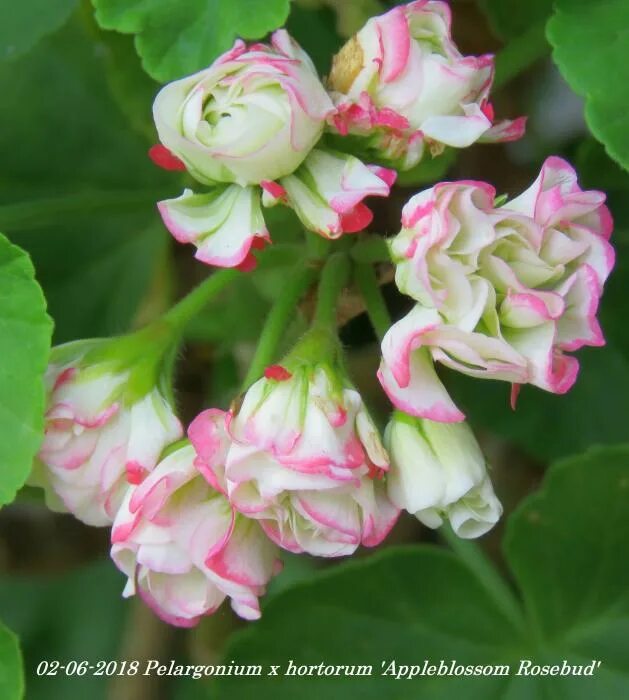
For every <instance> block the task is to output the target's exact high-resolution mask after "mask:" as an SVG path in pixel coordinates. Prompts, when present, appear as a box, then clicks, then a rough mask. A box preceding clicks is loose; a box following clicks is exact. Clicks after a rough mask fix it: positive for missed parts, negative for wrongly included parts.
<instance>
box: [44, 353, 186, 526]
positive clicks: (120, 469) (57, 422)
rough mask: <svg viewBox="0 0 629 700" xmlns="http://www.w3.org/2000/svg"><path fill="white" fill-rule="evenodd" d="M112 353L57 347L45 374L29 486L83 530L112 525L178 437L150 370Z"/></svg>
mask: <svg viewBox="0 0 629 700" xmlns="http://www.w3.org/2000/svg"><path fill="white" fill-rule="evenodd" d="M115 347H116V343H115V341H114V342H112V343H108V342H106V341H81V342H74V343H68V344H66V345H62V346H60V347H58V348H55V349H54V350H53V354H52V359H51V363H50V365H49V367H48V371H47V373H46V386H47V390H48V400H47V409H46V424H45V436H44V441H43V444H42V446H41V448H40V451H39V454H38V458H37V460H36V464H35V469H34V473H33V476H32V483H33V484H34V485H39V486H43V487H44V488H45V490H46V496H47V500H48V501H49V503H50V505H51V506H52V507H53V508H57V509H62V510H68V511H69V512H71V513H72V514H73V515H75V516H76V517H77V518H79V519H80V520H82V521H83V522H85V523H87V524H88V525H108V524H110V523H111V522H112V521H113V518H114V517H115V514H116V511H117V509H118V507H119V506H120V503H121V501H122V499H123V497H124V493H125V491H126V490H127V488H128V486H129V484H130V483H138V482H139V481H141V480H142V479H143V478H144V476H145V475H146V474H147V473H148V472H150V471H151V470H152V469H153V467H154V466H155V465H156V464H157V461H158V459H159V456H160V453H161V451H162V450H163V449H164V447H166V445H168V444H170V443H171V442H174V441H175V440H177V439H179V438H180V437H181V436H182V434H183V431H182V427H181V424H180V422H179V420H178V419H177V417H176V416H175V414H174V412H173V409H172V407H171V405H170V403H169V401H168V400H167V399H166V397H165V395H164V392H163V390H162V389H161V388H160V386H158V384H159V376H158V375H156V373H155V370H154V369H153V368H151V369H149V368H148V367H147V365H146V364H143V363H142V362H137V363H136V362H125V361H124V360H122V359H121V358H118V357H116V351H115ZM134 365H135V366H134Z"/></svg>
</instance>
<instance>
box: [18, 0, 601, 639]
mask: <svg viewBox="0 0 629 700" xmlns="http://www.w3.org/2000/svg"><path fill="white" fill-rule="evenodd" d="M331 66H332V67H331V71H330V74H329V75H328V76H327V77H323V76H320V75H318V73H317V71H316V69H315V67H314V64H313V62H312V61H311V59H310V57H309V56H308V55H307V53H306V52H305V51H304V50H303V49H302V48H301V47H300V46H299V44H298V43H297V41H295V39H293V38H292V37H291V36H290V34H289V33H288V32H287V31H286V30H284V29H280V30H277V31H275V32H274V33H273V34H272V36H271V37H270V38H269V40H268V41H266V42H259V43H250V44H247V43H245V42H244V41H242V40H240V39H238V40H237V41H236V42H235V44H234V46H233V48H231V49H230V50H229V51H227V52H225V53H224V54H223V55H221V56H219V57H218V58H216V60H214V61H213V62H212V63H211V65H209V66H207V67H206V68H204V69H203V70H200V71H199V72H197V73H195V74H193V75H189V76H185V77H181V78H180V79H178V80H175V81H174V82H170V83H168V84H166V85H164V86H163V87H162V88H161V90H160V91H159V93H158V94H157V97H156V98H155V102H154V108H153V116H154V121H155V127H156V130H157V135H158V138H159V143H157V144H156V145H155V146H154V147H153V148H151V150H150V157H151V158H152V160H153V161H154V163H155V164H156V165H157V166H159V167H161V168H164V169H165V170H167V171H172V172H173V174H172V178H173V179H172V189H173V192H172V196H171V197H168V198H165V199H162V200H161V201H159V202H156V206H157V208H158V210H159V213H160V215H161V218H162V220H163V223H164V225H165V227H166V228H167V229H168V231H169V232H170V233H171V234H172V236H173V237H174V239H176V241H178V242H179V243H182V244H192V245H193V246H194V248H195V252H194V257H195V258H196V259H197V260H198V261H199V266H200V267H202V264H205V265H206V266H209V268H208V270H207V273H208V276H207V279H206V280H205V281H203V282H201V283H200V284H199V286H197V287H196V288H195V289H194V290H193V291H192V292H190V294H189V295H188V296H186V297H184V298H183V299H182V300H181V301H179V302H178V303H177V304H175V305H174V306H173V307H172V308H171V309H170V310H169V311H168V312H166V313H165V315H163V316H162V317H159V318H157V319H156V320H153V321H151V322H150V323H149V324H148V325H146V326H145V327H144V328H141V329H140V330H138V331H135V332H134V333H131V334H129V335H126V336H121V337H118V338H114V339H109V340H103V339H86V340H84V341H79V342H73V343H70V344H67V345H62V346H60V347H58V348H55V350H54V351H53V354H52V356H51V359H50V365H49V369H48V373H47V376H46V386H47V392H48V393H47V406H46V411H45V424H46V432H45V438H44V441H43V444H42V445H41V448H40V450H39V453H38V455H37V459H36V464H35V468H34V470H33V473H32V477H31V483H33V484H36V485H39V486H42V487H43V488H44V489H45V492H46V497H47V501H48V503H49V504H50V505H51V507H53V508H55V509H58V510H62V511H68V512H70V513H72V514H73V515H75V516H76V517H77V518H79V519H81V520H83V521H84V522H85V523H87V524H89V525H97V526H98V525H107V526H110V527H111V556H112V559H113V561H114V563H115V565H116V566H117V567H118V568H119V569H120V570H121V571H122V572H124V574H125V575H126V576H127V578H128V583H127V586H126V588H125V591H124V595H132V594H134V593H138V594H139V595H140V596H141V597H142V598H143V600H144V601H146V603H147V604H148V605H149V606H150V607H151V609H152V610H154V611H155V613H156V614H157V615H159V616H160V617H161V618H163V619H164V620H166V621H167V622H170V623H172V624H174V625H179V626H191V625H194V624H196V623H197V622H198V621H199V620H200V619H201V618H202V617H203V616H205V615H208V614H211V613H213V612H214V611H215V610H216V609H217V608H218V607H219V605H220V604H221V602H222V601H223V600H224V599H225V598H229V599H230V601H231V605H232V607H233V609H234V610H235V612H236V613H237V614H238V615H240V616H241V617H243V618H245V619H255V618H257V617H259V615H260V607H259V602H258V601H259V598H260V597H261V596H262V595H263V594H264V592H265V588H266V586H267V584H268V583H269V581H271V579H272V577H273V576H275V575H277V574H278V573H279V572H280V570H281V559H282V556H283V555H284V553H286V552H288V553H293V554H297V555H302V556H306V555H311V556H314V557H326V558H335V557H347V556H351V555H353V554H354V553H355V552H356V551H357V550H358V549H359V548H360V547H377V546H380V545H381V544H382V543H383V542H384V541H386V538H387V536H388V534H389V533H390V531H391V529H392V528H393V527H394V525H395V523H396V521H397V520H398V518H400V516H401V514H402V513H403V511H406V512H407V513H409V514H411V515H412V516H415V517H416V518H417V519H418V520H419V521H421V523H423V524H424V525H425V526H427V527H428V528H439V527H441V526H442V525H444V524H446V526H447V527H449V528H451V530H452V532H453V533H454V535H455V536H458V537H460V538H474V537H478V536H480V535H483V534H484V533H486V532H487V531H488V530H490V529H491V528H492V527H493V526H494V525H495V524H496V522H498V520H499V519H500V517H501V514H502V506H501V503H500V500H499V495H500V494H499V493H498V494H496V491H495V489H494V486H493V485H492V479H491V476H492V470H491V466H490V465H489V464H487V462H486V459H485V457H484V456H483V452H482V449H481V447H480V445H479V442H478V441H477V438H476V437H475V435H474V432H473V431H472V429H471V427H470V426H469V425H468V424H467V423H466V422H465V414H464V412H463V410H462V409H461V407H459V406H458V405H457V402H456V401H455V399H454V398H453V397H452V395H451V392H450V391H449V390H448V389H447V388H446V384H447V381H446V379H444V376H443V374H442V371H441V368H442V367H446V368H449V370H451V371H454V372H455V373H462V374H464V375H467V376H469V377H472V378H475V379H479V380H481V379H482V380H495V381H497V382H506V383H507V388H506V389H505V408H504V410H505V411H508V410H512V409H513V410H516V411H517V397H518V392H519V391H520V390H521V389H522V387H524V386H525V385H527V384H529V385H532V386H533V387H535V389H530V391H533V390H535V391H546V392H552V393H555V394H564V393H565V392H568V391H569V390H570V389H571V388H572V386H573V385H574V384H575V382H577V380H578V372H579V361H578V357H577V356H576V355H575V354H574V353H575V352H576V351H578V350H579V349H580V348H582V347H583V346H600V345H603V344H604V338H603V334H602V331H601V328H600V326H599V323H598V321H597V310H598V305H599V300H600V297H601V294H602V292H603V287H604V284H605V281H606V279H607V277H608V275H609V273H610V272H611V270H612V268H613V265H614V249H613V247H612V245H611V244H610V235H611V233H612V219H611V216H610V213H609V211H608V209H607V207H606V206H605V195H604V194H602V193H601V192H598V191H592V190H587V189H584V188H583V187H582V186H581V185H580V184H579V176H578V173H577V172H576V171H575V168H574V167H573V166H572V165H571V164H570V163H569V162H567V161H566V160H564V159H562V158H560V157H555V156H551V157H549V158H547V159H546V160H545V161H544V163H543V164H542V165H541V171H540V174H539V176H538V177H537V179H535V181H534V182H532V183H531V184H530V185H529V186H528V187H526V188H524V190H523V191H522V192H521V193H519V194H516V195H515V196H513V197H506V196H502V195H500V196H499V193H500V192H502V191H503V185H502V183H500V182H491V183H488V182H482V181H478V180H476V179H474V173H473V172H470V173H469V179H459V180H455V181H443V182H434V181H433V183H432V184H430V186H426V187H424V188H422V187H421V186H419V187H416V188H415V191H414V192H412V193H411V194H410V195H409V194H408V191H407V190H403V189H401V190H400V193H404V192H406V194H404V195H403V197H400V196H399V193H398V194H395V196H393V193H395V191H396V190H395V188H396V184H395V183H396V178H397V177H398V174H404V173H405V172H406V171H409V170H410V169H411V168H414V169H416V168H417V167H418V166H422V165H426V164H427V165H429V166H434V165H439V163H440V162H441V159H443V158H446V157H447V153H449V152H451V151H452V149H465V148H468V147H470V146H471V145H472V144H474V143H477V142H478V143H489V142H497V141H513V140H518V139H520V138H521V137H522V136H523V134H524V130H525V118H524V117H516V118H512V119H511V120H506V121H499V120H496V119H495V116H494V107H493V106H492V101H491V99H492V98H491V90H492V81H493V78H494V59H493V56H491V55H489V54H485V55H482V56H466V55H463V54H462V53H461V51H460V50H459V48H458V47H457V44H456V43H455V41H454V40H453V38H452V17H451V11H450V8H449V7H448V5H447V4H446V3H445V2H441V1H440V0H416V1H415V2H410V3H408V4H406V5H400V6H397V7H395V8H394V9H392V10H390V11H388V12H386V13H384V14H382V15H380V16H377V17H373V18H371V19H369V20H368V21H367V22H366V24H365V25H364V26H363V27H362V28H361V29H360V30H359V31H358V32H357V33H356V34H355V35H354V36H353V37H351V38H350V39H349V40H348V41H347V43H346V44H345V45H344V46H343V47H342V48H341V50H340V51H339V52H338V53H337V55H336V56H335V57H334V58H333V60H332V62H331ZM484 148H486V149H487V151H486V153H485V152H483V156H482V157H484V158H491V155H490V151H489V149H491V148H492V146H489V145H488V146H486V147H484ZM177 171H179V172H180V175H176V172H177ZM181 174H183V175H184V176H185V178H186V186H185V189H184V191H183V193H181V194H179V193H178V192H177V191H176V187H177V184H176V183H177V182H179V180H178V179H177V178H179V177H181ZM373 197H378V198H381V199H382V198H390V202H391V206H392V207H394V208H395V210H396V211H397V215H396V220H397V222H398V225H397V227H396V230H395V235H391V236H388V237H386V236H383V235H380V234H379V233H378V231H376V230H373V229H372V230H370V231H369V232H368V229H369V228H370V226H372V222H373V212H372V210H371V209H370V205H371V201H372V200H371V198H373ZM403 199H405V200H406V201H402V200H403ZM271 207H285V208H288V209H289V210H292V212H293V213H294V215H296V217H297V219H298V220H299V222H300V224H301V226H302V229H303V237H302V239H301V240H300V241H299V242H298V243H297V244H296V245H292V248H291V250H292V253H291V254H292V255H293V257H291V265H292V269H291V270H290V271H289V272H288V273H287V274H286V275H285V278H284V279H283V281H282V286H281V293H280V294H279V296H278V298H277V300H276V301H275V303H274V306H273V307H272V309H271V311H270V313H269V314H268V317H267V318H266V320H265V321H264V323H263V324H262V331H261V335H260V338H259V342H258V344H257V349H256V350H255V353H254V354H253V355H252V357H251V358H250V362H249V367H248V370H247V372H246V376H245V378H244V380H243V383H242V387H241V389H240V391H234V392H233V394H232V395H231V396H230V397H229V398H228V400H226V401H222V402H218V400H217V403H214V404H212V403H209V405H205V406H204V407H203V410H201V411H200V412H199V413H198V415H197V416H196V417H195V418H194V419H193V420H191V421H190V422H189V423H188V425H183V421H181V420H180V419H179V418H178V417H177V412H178V411H177V409H178V398H177V397H178V391H177V386H176V381H177V374H176V372H175V371H174V368H175V364H176V360H177V356H178V348H179V347H180V345H181V343H182V339H183V338H184V337H185V336H184V332H185V329H186V328H188V327H189V326H190V324H191V323H192V321H193V320H194V319H195V318H197V317H198V315H199V313H200V312H201V311H202V310H203V309H204V307H206V306H207V305H208V304H209V303H210V301H212V300H213V299H215V298H216V297H218V295H219V293H220V292H221V291H222V290H224V289H225V288H227V287H228V286H229V285H230V284H232V283H234V282H235V281H236V280H238V279H241V278H242V277H243V276H246V275H249V274H250V273H251V272H252V271H253V270H254V269H255V267H256V265H257V264H258V263H259V262H260V263H264V264H265V265H270V266H271V267H272V264H273V260H274V256H277V258H278V259H280V258H282V256H285V255H286V254H288V253H289V252H290V251H288V252H287V247H286V245H285V244H282V243H279V244H277V245H276V244H275V243H274V241H275V238H276V234H278V237H279V238H281V231H275V230H273V226H272V225H270V224H269V223H267V221H273V220H274V219H273V217H272V216H270V212H269V208H271ZM391 233H394V231H391ZM265 247H267V249H266V250H263V248H265ZM289 248H290V246H289ZM216 268H222V269H220V270H216ZM283 269H284V268H283ZM392 280H394V284H395V285H396V286H397V288H398V289H399V291H400V292H401V295H403V297H404V299H405V300H406V302H405V309H406V311H405V312H404V313H400V314H398V315H399V317H397V318H395V319H392V318H391V317H390V315H389V310H388V307H387V303H386V302H385V300H384V297H383V295H382V289H381V287H382V284H383V282H386V281H392ZM348 297H351V304H350V305H352V304H353V305H354V306H356V305H358V307H359V310H360V311H362V310H366V312H367V314H368V316H369V318H370V320H371V322H372V325H373V329H374V332H375V334H376V335H377V336H378V337H379V339H380V342H381V362H380V368H379V370H378V371H377V377H378V379H379V381H380V384H381V387H382V389H383V390H384V392H385V393H386V396H387V397H388V400H390V415H389V416H387V415H382V412H381V411H380V412H377V411H373V410H372V409H371V408H370V404H372V403H373V401H374V398H373V392H371V393H369V394H367V393H365V392H363V391H362V390H361V385H362V384H363V381H364V376H356V374H355V373H354V372H353V370H352V366H351V364H349V363H348V362H347V358H346V353H345V350H344V347H343V344H342V342H341V340H340V339H339V326H341V325H342V323H343V321H344V320H345V319H346V317H347V311H346V307H347V306H348V304H347V303H346V302H347V298H348ZM344 309H345V310H344ZM221 313H222V311H221V308H220V306H219V307H216V309H215V314H217V315H220V314H221ZM297 316H301V317H302V318H305V319H306V320H307V323H306V328H305V332H304V333H303V334H302V335H301V337H296V336H295V333H294V329H293V325H292V322H293V321H294V319H295V317H297ZM478 384H479V386H480V385H481V384H482V382H479V383H478ZM480 390H482V389H480ZM528 390H529V389H527V391H528ZM509 391H510V394H511V405H512V409H510V408H509V406H508V397H509ZM516 415H517V414H516ZM385 426H386V429H385ZM186 436H187V437H186ZM404 517H406V516H404Z"/></svg>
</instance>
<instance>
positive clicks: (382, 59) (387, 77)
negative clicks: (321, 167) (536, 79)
mask: <svg viewBox="0 0 629 700" xmlns="http://www.w3.org/2000/svg"><path fill="white" fill-rule="evenodd" d="M450 25H451V14H450V8H449V6H448V5H447V3H445V2H440V0H416V2H410V3H408V4H407V5H401V6H398V7H396V8H394V9H393V10H391V11H390V12H387V13H386V14H384V15H382V16H380V17H373V18H372V19H370V20H369V21H368V22H367V23H366V24H365V26H364V27H363V28H362V29H361V30H360V31H359V32H358V34H356V36H354V37H352V38H351V39H350V40H349V41H348V42H347V44H345V46H344V47H343V48H342V49H341V51H340V52H339V53H338V54H337V55H336V57H335V59H334V64H333V67H332V72H331V74H330V81H329V82H330V87H331V88H332V97H333V99H334V103H335V105H336V112H335V114H334V115H333V117H332V123H333V124H334V126H335V128H336V129H337V130H338V132H339V133H340V134H343V135H347V134H351V135H355V136H358V137H359V138H360V139H362V141H363V144H362V146H363V148H365V149H366V151H367V152H369V153H374V154H375V155H376V157H378V158H380V159H384V160H385V161H387V162H389V163H391V165H393V167H396V168H400V169H402V170H406V169H408V168H411V167H413V166H414V165H416V164H417V163H419V161H420V160H421V159H422V158H423V157H424V155H425V153H426V152H429V153H430V154H432V155H433V156H435V155H439V154H440V153H442V152H443V150H444V149H445V148H446V147H447V146H450V147H454V148H465V147H466V146H470V145H471V144H473V143H474V142H476V141H478V140H481V141H486V142H491V141H513V140H516V139H519V138H520V137H521V136H522V135H523V133H524V126H525V121H526V120H525V119H524V118H519V119H516V120H514V121H505V122H498V123H494V110H493V107H492V104H491V102H490V101H489V92H490V90H491V84H492V81H493V75H494V62H493V56H491V55H485V56H463V55H461V53H460V52H459V50H458V48H457V47H456V45H455V44H454V42H453V41H452V35H451V29H450Z"/></svg>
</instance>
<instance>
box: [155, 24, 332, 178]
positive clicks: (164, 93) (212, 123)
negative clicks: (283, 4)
mask: <svg viewBox="0 0 629 700" xmlns="http://www.w3.org/2000/svg"><path fill="white" fill-rule="evenodd" d="M332 111H333V106H332V103H331V101H330V98H329V97H328V95H327V94H326V92H325V89H324V87H323V85H322V84H321V82H320V80H319V78H318V76H317V73H316V71H315V69H314V66H313V65H312V62H311V60H310V58H309V57H308V56H307V55H306V54H305V53H304V52H303V51H302V50H301V48H300V47H299V46H298V45H297V44H296V43H295V42H294V41H293V40H292V39H291V38H290V36H289V35H288V34H287V33H286V32H285V31H284V30H279V31H277V32H275V33H274V34H273V36H272V38H271V46H267V45H265V44H253V45H251V46H249V47H247V46H246V45H245V44H244V43H243V42H242V41H237V42H236V43H235V45H234V47H233V48H232V49H231V50H230V51H228V52H227V53H225V54H223V55H222V56H220V57H219V58H218V59H217V60H216V61H215V62H214V63H213V64H212V65H211V66H210V67H209V68H206V69H205V70H202V71H200V72H199V73H195V74H194V75H191V76H188V77H186V78H183V79H182V80H177V81H175V82H173V83H169V84H168V85H166V86H165V87H164V88H162V90H161V91H160V93H159V94H158V96H157V98H156V100H155V104H154V107H153V115H154V118H155V125H156V127H157V132H158V134H159V138H160V140H161V142H162V143H163V144H164V146H166V148H168V149H169V150H170V151H171V152H172V153H173V154H174V155H175V156H177V157H178V158H180V159H181V160H182V161H183V163H184V164H185V165H186V167H187V168H188V170H189V171H190V173H191V174H192V175H193V176H194V177H195V178H196V179H197V180H199V181H200V182H203V183H206V184H215V183H217V182H219V183H220V182H224V183H236V184H238V185H241V186H246V185H252V184H259V183H260V182H262V181H263V180H274V179H276V178H278V177H282V176H283V175H289V174H290V173H292V172H293V171H294V170H295V168H297V167H298V166H299V164H300V163H301V162H302V161H303V160H304V158H305V157H306V156H307V155H308V153H309V151H310V149H311V148H312V147H313V146H314V145H315V143H316V142H317V141H318V140H319V137H320V136H321V133H322V131H323V127H324V122H325V119H326V117H327V116H328V115H329V114H330V113H331V112H332Z"/></svg>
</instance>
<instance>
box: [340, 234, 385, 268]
mask: <svg viewBox="0 0 629 700" xmlns="http://www.w3.org/2000/svg"><path fill="white" fill-rule="evenodd" d="M350 255H351V256H352V259H353V260H355V261H356V262H358V263H379V262H390V261H391V253H390V251H389V245H388V243H387V242H386V240H385V239H384V238H382V236H365V237H364V238H362V239H361V240H359V241H358V242H357V243H355V244H354V245H353V246H352V249H351V250H350Z"/></svg>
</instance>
